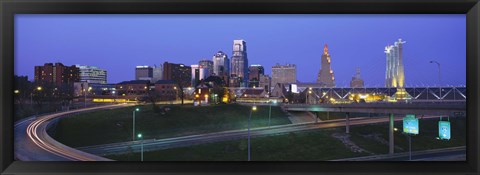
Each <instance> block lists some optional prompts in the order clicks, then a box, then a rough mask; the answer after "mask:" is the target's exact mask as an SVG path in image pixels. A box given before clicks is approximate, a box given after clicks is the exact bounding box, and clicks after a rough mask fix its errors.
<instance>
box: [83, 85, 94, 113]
mask: <svg viewBox="0 0 480 175" xmlns="http://www.w3.org/2000/svg"><path fill="white" fill-rule="evenodd" d="M91 90H92V87H88V92H90V91H91ZM83 96H84V99H83V104H84V108H87V90H85V89H83Z"/></svg>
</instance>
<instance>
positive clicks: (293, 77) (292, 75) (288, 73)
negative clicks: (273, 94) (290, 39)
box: [271, 63, 297, 86]
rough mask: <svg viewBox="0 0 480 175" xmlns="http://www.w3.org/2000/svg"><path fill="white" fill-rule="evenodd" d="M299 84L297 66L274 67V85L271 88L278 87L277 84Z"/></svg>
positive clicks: (278, 65) (277, 65)
mask: <svg viewBox="0 0 480 175" xmlns="http://www.w3.org/2000/svg"><path fill="white" fill-rule="evenodd" d="M296 82H297V67H296V66H295V64H286V65H280V64H278V63H277V64H276V65H275V66H272V83H271V86H276V85H277V83H296Z"/></svg>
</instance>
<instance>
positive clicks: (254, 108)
mask: <svg viewBox="0 0 480 175" xmlns="http://www.w3.org/2000/svg"><path fill="white" fill-rule="evenodd" d="M256 110H257V106H255V105H254V106H253V107H252V109H251V110H250V116H248V161H250V120H251V118H252V112H253V111H256Z"/></svg>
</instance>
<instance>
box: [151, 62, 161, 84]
mask: <svg viewBox="0 0 480 175" xmlns="http://www.w3.org/2000/svg"><path fill="white" fill-rule="evenodd" d="M162 78H163V66H162V65H161V64H160V65H158V66H157V65H155V66H154V67H153V76H152V83H155V82H157V81H158V80H162Z"/></svg>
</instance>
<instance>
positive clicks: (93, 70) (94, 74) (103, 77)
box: [75, 64, 107, 84]
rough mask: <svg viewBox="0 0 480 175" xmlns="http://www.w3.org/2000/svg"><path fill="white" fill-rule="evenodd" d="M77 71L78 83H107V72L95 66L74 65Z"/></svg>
mask: <svg viewBox="0 0 480 175" xmlns="http://www.w3.org/2000/svg"><path fill="white" fill-rule="evenodd" d="M75 67H78V69H79V72H80V73H79V75H80V81H81V82H88V83H100V84H105V83H107V71H106V70H103V69H100V68H98V67H95V66H85V65H78V64H77V65H75Z"/></svg>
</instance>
